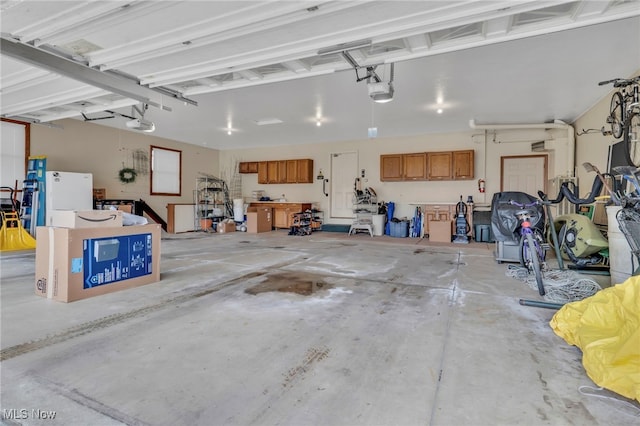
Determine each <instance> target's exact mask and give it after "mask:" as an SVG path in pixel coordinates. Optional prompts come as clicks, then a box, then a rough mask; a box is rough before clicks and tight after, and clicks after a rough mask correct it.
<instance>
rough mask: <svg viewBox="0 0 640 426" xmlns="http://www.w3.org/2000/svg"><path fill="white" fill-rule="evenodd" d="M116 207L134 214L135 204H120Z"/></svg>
mask: <svg viewBox="0 0 640 426" xmlns="http://www.w3.org/2000/svg"><path fill="white" fill-rule="evenodd" d="M116 207H117V208H118V210H120V211H123V212H125V213H130V214H133V204H118V205H117V206H116Z"/></svg>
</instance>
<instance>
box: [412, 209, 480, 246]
mask: <svg viewBox="0 0 640 426" xmlns="http://www.w3.org/2000/svg"><path fill="white" fill-rule="evenodd" d="M457 205H458V203H455V204H449V203H443V204H424V205H423V206H422V211H423V212H424V224H423V231H424V234H425V235H427V234H429V225H430V223H431V222H441V221H447V222H451V223H452V234H451V235H452V236H453V232H455V230H456V229H455V226H456V213H457V212H456V207H457ZM465 205H466V207H467V216H466V219H467V223H468V224H469V230H468V232H467V235H468V236H469V238H471V237H472V236H473V204H468V203H465Z"/></svg>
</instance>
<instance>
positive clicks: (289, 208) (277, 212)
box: [249, 201, 311, 229]
mask: <svg viewBox="0 0 640 426" xmlns="http://www.w3.org/2000/svg"><path fill="white" fill-rule="evenodd" d="M249 206H250V207H266V208H271V209H272V213H273V214H272V216H271V217H273V227H274V228H275V229H289V228H291V226H292V225H293V220H294V216H295V214H296V213H301V212H304V211H307V210H311V203H295V202H291V203H288V202H287V203H279V202H273V201H271V202H262V203H261V202H252V203H251V204H249Z"/></svg>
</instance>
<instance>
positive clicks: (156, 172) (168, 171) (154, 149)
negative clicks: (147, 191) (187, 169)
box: [151, 145, 182, 196]
mask: <svg viewBox="0 0 640 426" xmlns="http://www.w3.org/2000/svg"><path fill="white" fill-rule="evenodd" d="M181 187H182V151H178V150H175V149H169V148H161V147H159V146H153V145H151V195H177V196H180V195H181V192H180V189H181Z"/></svg>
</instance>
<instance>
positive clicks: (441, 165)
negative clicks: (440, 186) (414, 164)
mask: <svg viewBox="0 0 640 426" xmlns="http://www.w3.org/2000/svg"><path fill="white" fill-rule="evenodd" d="M452 169H453V153H452V152H451V151H446V152H429V153H427V177H428V179H429V180H451V179H452V178H453V170H452Z"/></svg>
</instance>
